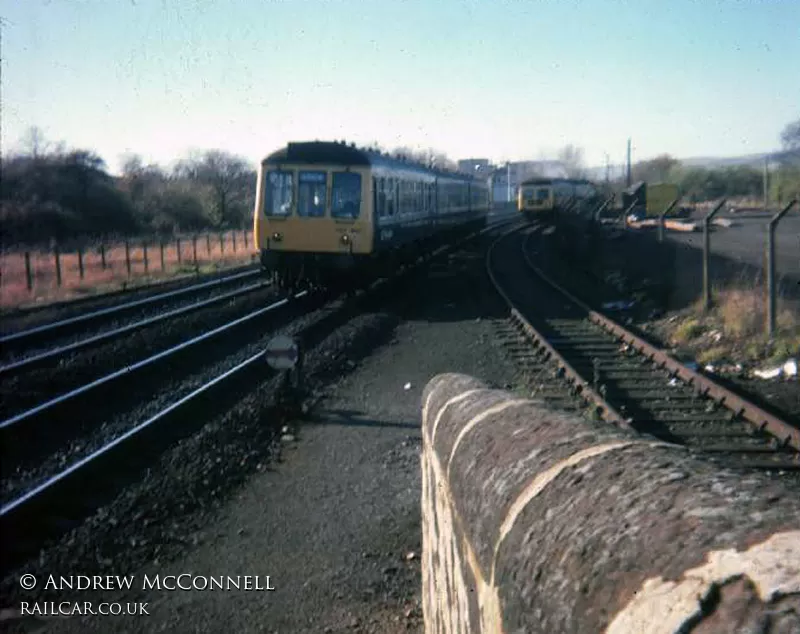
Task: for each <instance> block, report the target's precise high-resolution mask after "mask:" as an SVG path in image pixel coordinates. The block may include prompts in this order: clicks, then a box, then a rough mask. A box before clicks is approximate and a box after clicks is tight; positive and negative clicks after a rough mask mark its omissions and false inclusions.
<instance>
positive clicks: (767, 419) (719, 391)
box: [493, 229, 800, 451]
mask: <svg viewBox="0 0 800 634" xmlns="http://www.w3.org/2000/svg"><path fill="white" fill-rule="evenodd" d="M515 230H518V229H515ZM509 233H511V232H509ZM525 261H526V263H527V264H528V266H529V267H530V268H531V270H533V271H534V272H535V273H536V274H537V275H538V276H539V277H540V278H541V279H542V280H543V281H544V282H546V283H547V284H548V285H549V286H551V287H552V288H554V289H555V290H556V291H558V292H559V293H561V294H562V295H564V296H565V297H567V298H568V299H569V300H570V301H572V302H573V303H575V304H576V305H578V306H580V307H581V308H582V309H583V310H585V311H586V312H587V314H588V317H589V319H590V320H591V321H592V322H594V323H595V324H597V325H598V326H600V327H601V328H603V329H604V330H606V331H608V332H609V333H611V334H613V335H614V336H616V337H617V338H618V339H620V340H621V341H622V342H624V343H626V344H628V345H630V346H632V347H633V348H634V349H636V350H637V351H638V352H640V353H641V354H643V355H644V356H645V357H647V358H648V359H649V360H651V361H653V362H655V363H657V364H659V365H660V366H661V367H663V368H665V369H666V370H668V371H670V372H671V373H672V375H673V376H676V377H678V378H680V379H681V380H682V381H684V382H685V383H686V384H687V385H689V386H690V387H692V388H694V389H695V390H696V391H697V393H698V395H699V396H704V397H707V398H711V399H713V400H715V401H716V402H717V403H718V404H719V405H721V406H723V407H725V408H727V409H728V410H730V411H731V412H733V414H734V415H735V416H740V417H742V418H744V420H746V421H748V422H749V423H750V424H752V425H753V426H754V427H755V428H756V429H759V430H766V431H768V432H769V433H770V434H772V435H773V436H775V438H777V439H778V440H779V441H780V442H781V443H782V444H783V445H784V446H789V447H793V448H794V449H797V450H799V451H800V429H797V428H796V427H794V426H792V425H790V424H789V423H787V422H786V421H784V420H782V419H780V418H778V417H777V416H775V415H773V414H770V413H769V412H767V411H765V410H763V409H762V408H760V407H758V406H757V405H755V404H753V403H751V402H750V401H748V400H746V399H745V398H743V397H741V396H739V395H738V394H734V393H733V392H731V391H730V390H728V389H727V388H725V387H723V386H721V385H719V384H718V383H715V382H714V381H712V380H711V379H710V378H708V377H707V376H704V375H702V374H700V373H699V372H696V371H694V370H692V369H691V368H688V367H686V366H685V365H683V364H682V363H681V362H680V361H678V360H677V359H674V358H673V357H671V356H670V355H669V354H668V353H666V352H665V351H664V350H660V349H658V348H656V347H655V346H653V345H651V344H650V343H648V342H646V341H644V340H643V339H641V338H640V337H638V336H636V335H635V334H633V333H632V332H630V331H629V330H628V329H626V328H624V327H623V326H621V325H620V324H618V323H617V322H615V321H613V320H612V319H610V318H609V317H607V316H605V315H603V314H601V313H599V312H598V311H596V310H594V309H592V308H591V307H590V306H588V305H587V304H585V303H584V302H583V301H581V300H580V299H578V298H577V297H575V296H574V295H573V294H572V293H570V292H569V291H568V290H566V289H565V288H563V287H562V286H561V285H560V284H558V283H557V282H555V281H554V280H552V279H551V278H550V277H549V276H548V275H547V274H545V273H544V272H543V271H542V270H541V269H539V268H538V267H537V266H536V265H535V264H533V262H532V261H531V260H530V257H529V254H528V253H527V251H526V253H525ZM493 281H494V278H493ZM501 294H503V297H504V298H505V299H506V301H509V299H508V296H507V295H505V293H502V291H501ZM509 303H510V302H509ZM539 339H540V340H541V339H542V338H541V337H539ZM544 343H545V344H546V345H547V347H548V349H549V350H552V353H553V354H555V355H556V358H558V359H563V358H562V357H561V355H559V354H558V353H557V352H555V350H553V349H552V347H550V346H549V344H547V343H546V342H544ZM564 363H566V361H564ZM570 370H571V373H572V374H574V375H577V373H576V372H575V371H574V370H572V369H571V368H570ZM580 380H581V381H582V382H583V383H584V384H586V382H585V380H583V379H580ZM589 389H590V390H591V388H589ZM588 394H590V395H592V398H593V400H594V399H600V401H601V402H602V403H605V401H604V400H603V399H602V397H600V396H599V395H598V394H597V393H596V392H594V391H593V390H591V391H590V392H588ZM596 402H597V401H596ZM598 406H600V405H598ZM603 407H604V408H608V409H609V411H614V410H613V408H611V406H610V405H608V404H607V403H605V405H603ZM616 417H618V418H621V417H620V416H619V414H618V413H617V415H616ZM613 419H614V416H611V417H609V419H608V420H609V422H617V421H616V420H613Z"/></svg>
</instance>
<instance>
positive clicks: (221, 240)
mask: <svg viewBox="0 0 800 634" xmlns="http://www.w3.org/2000/svg"><path fill="white" fill-rule="evenodd" d="M224 236H225V233H224V232H223V231H220V232H219V254H220V255H222V254H223V253H225V237H224Z"/></svg>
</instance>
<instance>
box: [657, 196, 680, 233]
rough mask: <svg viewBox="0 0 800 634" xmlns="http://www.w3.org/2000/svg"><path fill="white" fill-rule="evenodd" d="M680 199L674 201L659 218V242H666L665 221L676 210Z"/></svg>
mask: <svg viewBox="0 0 800 634" xmlns="http://www.w3.org/2000/svg"><path fill="white" fill-rule="evenodd" d="M679 200H680V198H676V199H675V200H673V201H672V202H671V203H670V204H669V206H668V207H667V208H666V209H665V210H664V211H662V212H661V214H659V216H658V241H659V242H664V221H665V220H666V219H667V214H668V213H669V212H670V211H672V210H673V209H674V208H675V205H677V204H678V201H679Z"/></svg>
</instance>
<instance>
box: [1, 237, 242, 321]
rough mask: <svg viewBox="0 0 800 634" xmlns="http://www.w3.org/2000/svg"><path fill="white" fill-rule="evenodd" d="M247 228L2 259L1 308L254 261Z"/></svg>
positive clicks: (16, 252)
mask: <svg viewBox="0 0 800 634" xmlns="http://www.w3.org/2000/svg"><path fill="white" fill-rule="evenodd" d="M251 238H252V232H251V231H250V230H247V229H242V230H228V231H218V232H207V233H203V234H192V235H181V236H175V237H172V238H164V239H162V238H151V237H141V238H129V239H121V240H109V241H99V242H94V243H91V244H80V245H75V246H74V247H73V248H65V247H64V246H61V245H57V244H56V245H54V246H53V247H52V248H50V249H47V250H42V249H38V250H35V249H31V250H24V251H23V250H14V251H12V250H9V251H4V252H3V253H2V255H0V298H2V299H1V301H0V305H2V307H4V308H10V307H14V306H20V305H23V304H26V303H30V302H45V301H50V300H58V299H69V298H74V297H78V296H85V295H88V294H94V293H98V292H102V291H103V290H111V289H112V288H113V287H115V286H116V287H122V288H125V287H127V286H130V285H137V284H140V283H145V282H147V281H150V280H153V279H158V278H166V277H173V276H175V275H180V274H192V273H194V274H199V273H201V272H204V271H206V270H208V269H214V268H216V269H219V268H223V267H226V266H233V265H237V264H238V265H241V264H245V263H247V262H251V261H253V260H254V259H255V257H256V256H255V253H254V251H253V246H252V243H251Z"/></svg>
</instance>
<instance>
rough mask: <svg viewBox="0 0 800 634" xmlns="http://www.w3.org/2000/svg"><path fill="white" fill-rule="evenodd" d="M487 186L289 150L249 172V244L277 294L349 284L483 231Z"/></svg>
mask: <svg viewBox="0 0 800 634" xmlns="http://www.w3.org/2000/svg"><path fill="white" fill-rule="evenodd" d="M488 208H489V187H488V183H487V182H486V181H482V180H479V179H476V178H474V177H471V176H469V175H465V174H461V173H457V172H449V171H444V170H437V169H432V168H429V167H426V166H423V165H420V164H416V163H412V162H408V161H404V160H400V159H397V158H393V157H389V156H387V155H385V154H382V153H380V152H376V151H370V150H365V149H361V148H356V147H354V146H348V145H345V144H343V143H330V142H309V143H290V144H289V145H288V146H287V147H285V148H283V149H281V150H278V151H277V152H274V153H273V154H270V155H269V156H268V157H267V158H265V159H264V160H263V161H262V162H261V165H260V166H259V170H258V183H257V192H256V205H255V219H254V225H255V226H254V229H255V232H254V235H255V240H256V248H257V249H258V250H259V251H260V253H261V263H262V266H263V267H264V269H265V270H267V271H269V272H270V273H271V274H273V275H274V276H275V277H276V282H277V283H278V285H279V286H280V287H281V288H283V289H287V290H289V289H294V288H296V287H298V286H300V285H318V286H338V285H352V284H353V283H355V282H356V281H357V280H359V279H362V278H364V277H372V276H373V274H376V273H383V272H389V273H390V272H391V269H392V267H396V266H398V265H399V264H400V263H402V262H404V261H407V260H408V259H409V258H414V257H417V256H419V255H423V254H425V253H426V252H428V251H429V250H430V249H432V248H434V244H436V243H437V242H440V241H441V240H442V239H444V238H445V237H447V236H449V235H451V234H452V233H454V232H457V231H465V230H468V229H470V228H473V227H476V226H478V225H481V224H485V222H486V214H487V213H488Z"/></svg>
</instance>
